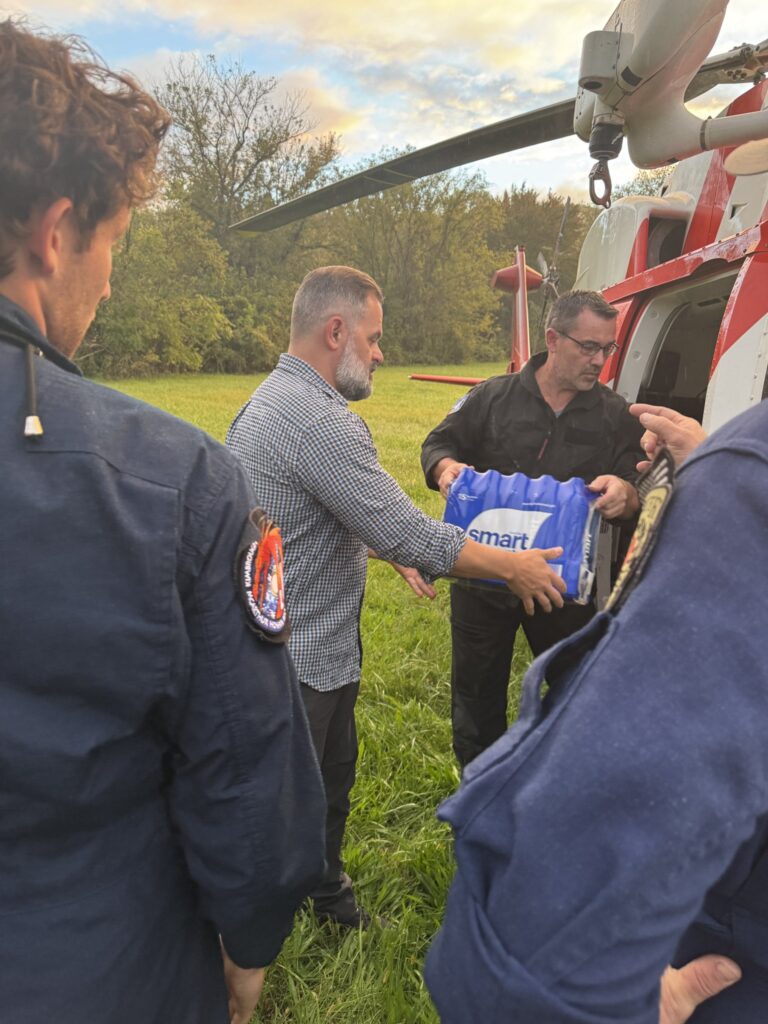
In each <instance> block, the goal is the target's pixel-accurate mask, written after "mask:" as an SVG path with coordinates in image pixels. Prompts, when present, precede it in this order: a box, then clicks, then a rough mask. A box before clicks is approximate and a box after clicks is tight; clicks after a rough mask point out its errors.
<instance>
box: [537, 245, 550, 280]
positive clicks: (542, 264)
mask: <svg viewBox="0 0 768 1024" xmlns="http://www.w3.org/2000/svg"><path fill="white" fill-rule="evenodd" d="M536 262H537V263H538V265H539V270H540V271H541V276H542V277H543V278H544V280H545V281H546V280H547V278H548V277H549V267H548V266H547V261H546V260H545V259H544V253H543V252H540V253H539V255H538V256H537V257H536Z"/></svg>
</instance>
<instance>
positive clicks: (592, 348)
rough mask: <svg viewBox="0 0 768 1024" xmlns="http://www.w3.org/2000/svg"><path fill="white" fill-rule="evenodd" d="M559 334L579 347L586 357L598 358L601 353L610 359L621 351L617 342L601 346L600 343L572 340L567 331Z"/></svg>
mask: <svg viewBox="0 0 768 1024" xmlns="http://www.w3.org/2000/svg"><path fill="white" fill-rule="evenodd" d="M557 333H558V334H559V335H560V336H561V337H563V338H568V340H569V341H572V342H573V343H574V345H578V346H579V348H580V349H581V351H582V352H583V353H584V355H585V356H596V355H597V353H598V352H600V353H601V354H602V355H603V356H605V358H606V359H610V358H611V356H612V355H613V353H614V352H618V351H619V346H618V345H617V344H616V342H615V341H612V342H610V344H608V345H601V344H600V342H598V341H579V339H578V338H572V337H571V336H570V334H566V333H565V331H558V332H557Z"/></svg>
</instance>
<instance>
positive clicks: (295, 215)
mask: <svg viewBox="0 0 768 1024" xmlns="http://www.w3.org/2000/svg"><path fill="white" fill-rule="evenodd" d="M575 102H576V101H575V100H574V99H569V100H562V101H561V102H560V103H553V104H551V105H550V106H548V107H540V108H539V109H538V110H532V111H529V112H528V113H525V114H518V115H516V116H515V117H508V118H507V119H506V120H504V121H497V122H496V123H495V124H491V125H487V126H486V127H485V128H476V129H475V130H474V131H471V132H464V133H463V134H462V135H456V136H454V137H453V138H452V139H447V140H446V141H444V142H437V143H435V144H434V145H433V146H427V147H425V148H424V149H417V150H414V151H413V152H412V153H405V154H403V156H399V157H396V158H395V159H394V160H388V161H387V162H386V163H383V164H379V166H378V167H371V168H370V169H368V170H365V171H361V172H360V173H358V174H353V175H352V176H351V177H349V178H344V179H342V180H341V181H336V182H334V183H333V184H331V185H326V186H325V188H320V189H317V190H316V191H315V192H309V193H308V194H307V195H305V196H300V197H299V198H298V199H293V200H291V201H290V202H288V203H283V204H282V205H281V206H275V207H273V208H272V209H271V210H265V211H264V212H263V213H257V214H256V216H255V217H247V218H246V219H245V220H241V221H239V222H238V223H237V224H233V225H232V227H233V228H235V229H237V230H238V231H242V232H254V231H271V230H272V229H273V228H278V227H281V226H282V225H283V224H290V223H291V222H292V221H295V220H300V219H301V218H302V217H309V216H310V215H311V214H313V213H320V212H322V211H323V210H330V209H331V208H332V207H334V206H341V205H342V204H343V203H349V202H351V201H352V200H353V199H362V198H363V197H364V196H370V195H373V194H374V193H376V192H383V191H384V190H385V189H388V188H393V187H394V186H395V185H403V184H405V183H406V182H409V181H415V180H416V179H417V178H425V177H426V176H427V175H429V174H436V173H437V172H438V171H445V170H449V169H450V168H452V167H461V166H462V165H463V164H469V163H474V161H475V160H484V159H485V158H486V157H489V156H497V155H498V154H499V153H509V152H511V151H512V150H515V149H525V148H527V147H528V146H535V145H537V144H538V143H540V142H553V141H554V140H555V139H563V138H566V137H567V136H568V135H573V111H574V105H575Z"/></svg>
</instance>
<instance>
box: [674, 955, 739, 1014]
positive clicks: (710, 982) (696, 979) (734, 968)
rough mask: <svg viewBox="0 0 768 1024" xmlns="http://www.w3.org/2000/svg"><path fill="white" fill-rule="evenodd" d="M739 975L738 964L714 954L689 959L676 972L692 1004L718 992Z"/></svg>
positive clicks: (736, 979)
mask: <svg viewBox="0 0 768 1024" xmlns="http://www.w3.org/2000/svg"><path fill="white" fill-rule="evenodd" d="M740 977H741V970H740V969H739V966H738V964H735V963H734V962H733V960H728V959H726V958H725V957H722V956H715V955H714V954H710V955H709V956H702V957H699V958H698V959H697V960H691V962H690V963H688V964H686V965H685V966H684V967H681V968H680V971H679V974H678V979H679V981H680V983H681V985H682V986H683V987H684V991H685V994H686V996H687V998H688V999H690V1000H691V1001H692V1002H693V1004H694V1006H698V1005H699V1003H703V1002H704V1000H705V999H710V998H711V997H712V996H716V995H717V993H718V992H721V991H722V990H723V989H724V988H727V987H728V986H729V985H733V984H734V983H735V982H737V981H738V980H739V978H740Z"/></svg>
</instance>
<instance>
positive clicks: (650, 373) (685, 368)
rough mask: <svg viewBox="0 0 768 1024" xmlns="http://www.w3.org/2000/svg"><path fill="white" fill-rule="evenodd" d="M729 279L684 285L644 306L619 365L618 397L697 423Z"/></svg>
mask: <svg viewBox="0 0 768 1024" xmlns="http://www.w3.org/2000/svg"><path fill="white" fill-rule="evenodd" d="M735 276H736V275H735V274H725V275H722V276H720V277H718V278H714V279H710V280H709V281H697V282H688V283H687V284H686V285H685V286H684V287H682V288H678V289H675V290H674V291H672V292H668V293H666V294H663V295H659V296H657V297H656V298H654V299H653V300H652V301H651V302H650V303H649V305H648V306H647V307H646V310H645V312H644V314H643V316H642V317H641V320H640V322H639V323H638V327H637V329H636V331H635V333H634V337H633V339H632V342H631V343H630V352H629V358H627V359H625V363H624V368H623V369H622V373H621V379H620V382H619V391H620V393H621V394H624V396H625V397H626V398H627V399H628V400H630V401H631V400H636V401H638V402H650V403H652V404H654V405H666V406H669V407H670V408H672V409H677V411H678V412H681V413H683V415H685V416H693V417H694V418H695V419H697V420H698V421H699V422H701V420H702V417H703V415H704V401H705V398H706V394H707V387H708V385H709V375H710V369H711V366H712V358H713V356H714V352H715V344H716V342H717V335H718V333H719V330H720V324H721V322H722V319H723V313H724V311H725V306H726V302H727V301H728V297H729V295H730V293H731V289H732V287H733V283H734V281H735ZM635 396H636V398H635Z"/></svg>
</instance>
